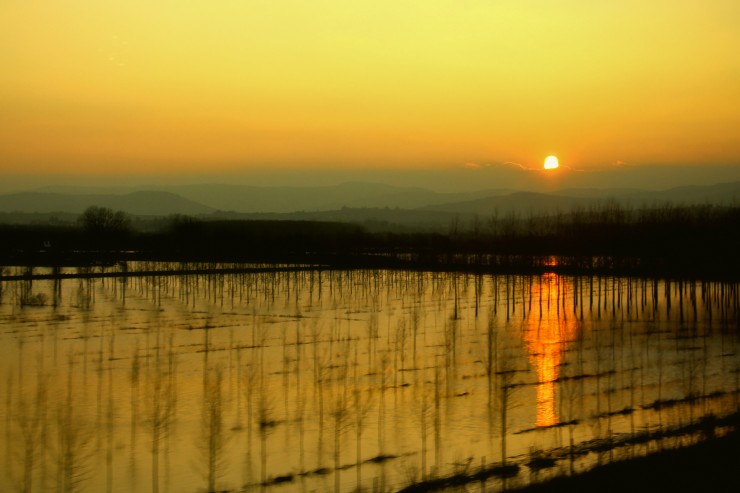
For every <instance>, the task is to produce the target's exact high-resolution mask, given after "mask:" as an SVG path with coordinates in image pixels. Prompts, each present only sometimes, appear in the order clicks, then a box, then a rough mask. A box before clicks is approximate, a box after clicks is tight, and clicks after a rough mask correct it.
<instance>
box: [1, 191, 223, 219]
mask: <svg viewBox="0 0 740 493" xmlns="http://www.w3.org/2000/svg"><path fill="white" fill-rule="evenodd" d="M91 205H96V206H98V207H109V208H111V209H114V210H121V211H124V212H127V213H129V214H134V215H138V216H166V215H169V214H188V215H198V214H209V213H211V212H213V211H214V210H215V209H213V208H212V207H208V206H205V205H202V204H199V203H197V202H194V201H192V200H189V199H186V198H184V197H181V196H179V195H176V194H174V193H170V192H161V191H140V192H131V193H125V194H93V193H82V194H80V193H55V192H19V193H10V194H5V195H0V212H25V213H52V212H68V213H81V212H82V211H84V210H85V209H86V208H88V207H89V206H91Z"/></svg>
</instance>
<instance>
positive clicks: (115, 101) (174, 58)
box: [0, 0, 740, 173]
mask: <svg viewBox="0 0 740 493" xmlns="http://www.w3.org/2000/svg"><path fill="white" fill-rule="evenodd" d="M738 26H740V2H738V1H737V0H704V1H701V2H698V1H687V0H686V1H685V0H650V1H645V0H639V1H638V0H622V1H619V2H617V1H609V2H594V1H589V0H559V1H549V0H548V1H545V0H497V1H491V0H405V1H397V0H394V1H386V0H373V1H366V0H353V1H351V2H350V1H345V0H341V1H340V0H313V1H310V2H309V1H305V0H280V1H275V0H249V1H243V0H220V1H218V2H212V1H206V0H162V1H151V0H105V1H91V0H84V1H83V0H64V1H59V0H34V1H33V2H30V1H28V0H3V2H2V3H1V4H0V67H2V71H1V72H2V75H0V173H10V172H17V171H18V170H23V171H25V172H31V173H59V172H74V173H86V172H96V173H123V172H134V173H147V172H150V171H156V172H158V173H166V172H169V171H172V172H201V171H209V172H212V171H228V172H233V171H244V170H250V169H255V168H264V167H266V166H268V167H277V168H288V167H302V168H312V167H315V168H321V167H350V168H351V167H353V166H356V167H359V166H363V167H368V166H379V167H395V166H401V167H429V168H431V167H435V166H449V165H463V164H465V163H481V164H484V163H504V162H515V163H520V164H523V165H525V166H541V164H542V160H543V159H544V157H545V156H546V155H547V154H550V153H555V154H557V155H558V156H559V157H560V161H561V164H565V165H568V166H573V167H579V168H583V167H589V166H596V165H604V164H612V163H615V162H624V163H628V164H632V165H640V164H648V163H720V164H721V163H735V164H737V163H738V162H740V132H738V129H740V57H738V53H740V29H738Z"/></svg>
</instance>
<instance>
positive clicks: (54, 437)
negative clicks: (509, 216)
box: [0, 264, 740, 493]
mask: <svg viewBox="0 0 740 493" xmlns="http://www.w3.org/2000/svg"><path fill="white" fill-rule="evenodd" d="M200 267H202V266H186V270H187V272H184V271H182V270H181V271H179V272H178V271H176V270H175V269H178V268H182V266H179V265H178V266H175V265H170V264H138V265H135V264H132V265H129V266H128V268H127V269H126V272H127V275H115V276H107V275H102V276H101V274H104V272H103V271H100V270H97V271H95V272H92V274H95V275H97V276H100V277H89V276H85V275H82V276H80V277H66V278H65V277H63V276H62V277H60V276H59V274H61V275H65V274H71V275H74V274H77V273H79V272H78V270H77V269H73V268H66V269H61V270H58V271H56V272H54V274H57V276H56V277H53V276H49V278H34V279H31V278H28V279H20V278H14V279H8V276H11V275H16V274H17V275H21V274H24V273H25V274H29V273H33V274H35V275H45V274H52V271H51V270H50V269H43V268H37V269H35V270H33V271H32V272H28V271H27V270H26V269H21V268H15V267H7V268H4V269H3V274H4V276H5V278H4V280H0V382H2V385H1V386H0V389H1V390H0V399H1V401H0V437H1V438H0V471H2V473H0V490H2V491H64V492H66V491H79V492H131V491H137V492H142V491H151V492H177V493H180V492H185V493H187V492H193V493H195V492H202V491H265V492H281V493H282V492H285V493H290V492H311V491H317V492H322V491H336V492H343V493H344V492H353V491H377V492H385V491H398V490H401V489H402V488H404V487H406V486H408V485H410V484H413V483H417V482H420V481H423V480H430V479H433V478H439V477H443V476H451V475H455V474H457V475H463V474H470V475H475V474H476V473H481V474H478V476H477V478H478V481H477V483H476V484H475V487H474V488H473V487H471V489H475V490H476V491H500V490H502V489H505V488H507V487H510V486H516V485H521V484H526V483H528V482H530V481H539V480H542V479H544V478H547V477H551V476H554V475H561V474H572V473H574V472H578V471H582V470H584V469H587V468H590V467H593V466H594V465H597V464H603V463H607V462H609V461H613V460H618V459H622V458H626V457H632V456H636V455H642V454H645V453H647V452H649V451H654V450H659V449H661V448H670V447H675V446H679V445H681V444H687V443H691V442H694V441H697V440H699V439H701V438H702V437H703V436H706V435H708V434H721V433H722V432H723V426H722V418H723V417H724V416H727V415H729V414H732V413H734V412H737V411H738V410H740V404H739V402H740V394H738V390H739V389H740V325H739V324H740V321H739V318H738V317H739V315H740V290H739V289H740V285H739V284H738V283H713V282H700V281H696V282H678V281H666V280H650V279H629V278H612V277H609V278H604V277H567V276H558V275H554V274H550V275H541V276H505V275H495V276H494V275H472V274H463V273H429V272H427V273H424V272H411V271H378V270H370V271H368V270H355V271H320V270H312V269H301V270H295V269H287V268H286V269H282V270H281V269H263V270H254V271H242V272H228V270H222V271H219V272H217V273H214V272H210V273H209V272H206V271H200V272H198V271H197V269H198V268H200ZM142 271H146V272H145V273H142ZM88 273H90V272H88ZM137 273H138V274H142V275H137ZM81 274H86V273H81ZM0 279H2V278H0ZM483 473H485V474H483Z"/></svg>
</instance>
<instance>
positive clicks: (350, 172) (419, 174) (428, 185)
mask: <svg viewBox="0 0 740 493" xmlns="http://www.w3.org/2000/svg"><path fill="white" fill-rule="evenodd" d="M735 181H740V165H734V166H733V165H715V166H697V165H694V166H692V165H682V166H677V165H655V166H639V167H638V166H618V167H617V166H610V167H602V168H595V169H590V170H576V169H569V168H565V167H561V168H560V169H558V170H556V171H555V172H552V171H542V170H539V169H531V168H530V169H523V168H522V167H520V166H519V165H516V164H514V163H507V164H502V165H485V164H484V165H473V164H471V163H469V164H468V165H463V166H447V167H439V168H437V169H434V170H418V169H370V168H365V169H344V170H342V169H321V170H313V169H312V170H300V169H293V170H266V169H262V170H253V171H251V172H249V173H239V174H237V173H231V174H226V173H198V174H195V173H193V174H126V175H114V176H109V175H93V174H61V173H60V174H56V175H49V174H46V175H20V174H18V175H6V176H4V179H3V181H2V182H0V193H13V192H21V191H30V190H37V189H44V190H46V189H61V188H65V187H68V188H74V189H85V188H90V189H95V190H108V191H110V192H114V191H126V190H144V189H158V188H168V187H177V186H187V185H203V184H208V185H244V186H257V187H321V186H336V185H340V184H344V183H350V182H362V183H377V184H384V185H390V186H394V187H413V188H424V189H428V190H432V191H435V192H440V193H455V192H472V191H480V190H487V189H511V190H519V191H531V192H556V191H561V190H567V189H578V188H595V189H616V188H634V189H640V190H654V191H658V190H667V189H670V188H675V187H681V186H693V185H702V186H706V185H715V184H719V183H727V182H735Z"/></svg>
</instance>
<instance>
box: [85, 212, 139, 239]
mask: <svg viewBox="0 0 740 493" xmlns="http://www.w3.org/2000/svg"><path fill="white" fill-rule="evenodd" d="M78 221H79V223H80V225H81V226H82V228H83V229H84V230H85V231H86V232H88V233H94V234H121V233H127V232H129V231H130V229H131V219H130V218H129V216H128V215H127V214H126V213H125V212H123V211H114V210H113V209H109V208H107V207H98V206H95V205H93V206H90V207H88V208H87V209H85V211H84V212H83V213H82V214H81V215H80V217H79V219H78Z"/></svg>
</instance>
